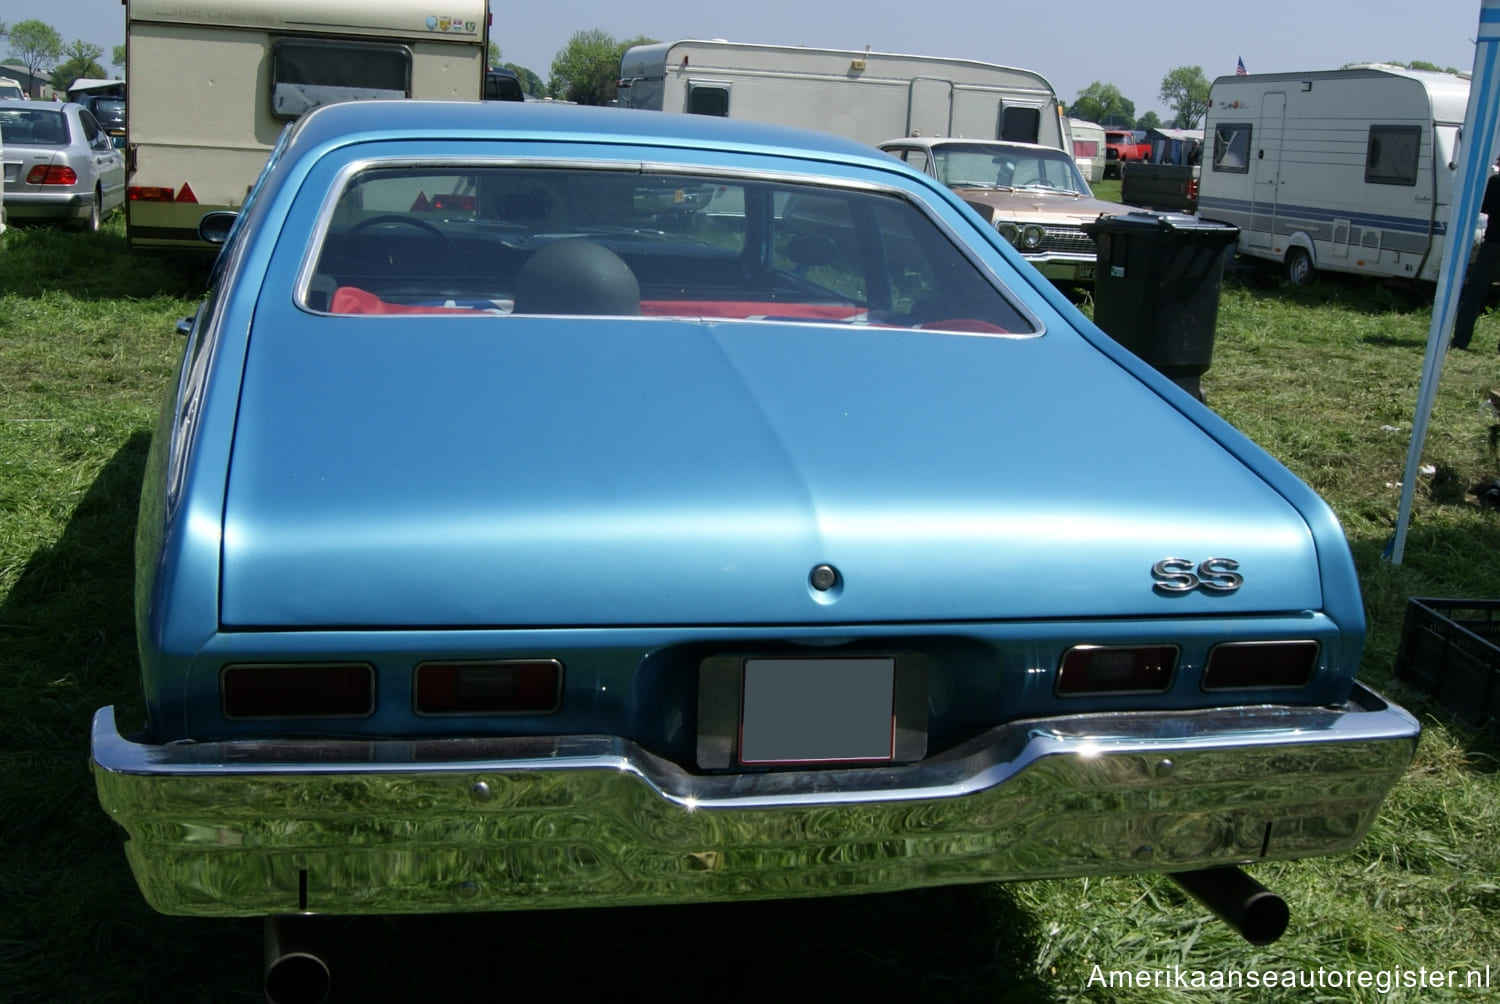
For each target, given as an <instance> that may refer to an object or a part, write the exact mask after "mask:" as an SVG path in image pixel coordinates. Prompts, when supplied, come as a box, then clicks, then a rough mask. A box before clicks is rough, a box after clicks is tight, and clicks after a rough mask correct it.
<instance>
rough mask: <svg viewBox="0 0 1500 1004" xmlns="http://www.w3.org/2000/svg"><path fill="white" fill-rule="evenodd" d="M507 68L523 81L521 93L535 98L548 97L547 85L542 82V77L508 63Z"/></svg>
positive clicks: (522, 67)
mask: <svg viewBox="0 0 1500 1004" xmlns="http://www.w3.org/2000/svg"><path fill="white" fill-rule="evenodd" d="M505 68H506V69H507V70H510V71H512V72H513V73H515V75H516V77H517V78H518V79H519V80H520V81H521V91H522V92H523V93H525V94H530V95H531V96H532V97H534V98H544V97H546V96H547V85H546V84H545V83H544V82H543V81H542V78H541V77H539V76H537V75H536V74H535V73H533V72H531V71H530V70H528V69H527V68H526V67H524V66H517V65H516V64H515V63H506V64H505Z"/></svg>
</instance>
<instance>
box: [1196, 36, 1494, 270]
mask: <svg viewBox="0 0 1500 1004" xmlns="http://www.w3.org/2000/svg"><path fill="white" fill-rule="evenodd" d="M1468 100H1469V82H1468V80H1466V79H1464V78H1463V77H1459V76H1455V75H1453V74H1449V73H1435V72H1427V71H1418V70H1407V69H1403V68H1401V67H1395V66H1384V65H1369V66H1361V67H1357V68H1352V69H1346V70H1326V71H1319V72H1312V73H1269V74H1250V75H1247V76H1225V77H1220V78H1218V79H1217V80H1215V81H1214V83H1213V88H1212V91H1211V92H1210V97H1209V110H1208V116H1207V120H1206V123H1205V130H1204V131H1205V138H1206V142H1207V144H1208V148H1207V150H1206V151H1205V156H1204V158H1203V166H1202V173H1201V176H1200V179H1199V195H1198V214H1199V215H1200V216H1202V217H1203V218H1205V219H1213V220H1219V221H1222V222H1225V223H1231V224H1233V225H1234V226H1236V227H1239V228H1240V235H1239V253H1240V254H1242V255H1247V256H1250V257H1254V258H1262V259H1266V260H1269V261H1273V262H1276V263H1278V264H1279V265H1281V266H1282V267H1283V268H1284V269H1285V271H1286V274H1287V277H1288V278H1289V279H1291V281H1293V282H1296V283H1305V282H1308V281H1310V280H1311V279H1312V276H1313V274H1314V272H1315V271H1316V270H1320V269H1321V270H1327V271H1335V272H1350V273H1354V274H1357V275H1369V276H1380V277H1387V278H1404V279H1423V280H1429V281H1432V280H1436V278H1437V275H1438V266H1439V263H1440V260H1441V258H1442V250H1443V241H1444V239H1445V235H1446V234H1447V226H1448V209H1449V205H1450V203H1451V202H1452V194H1453V181H1454V175H1455V171H1456V157H1457V155H1458V154H1457V143H1458V135H1459V132H1460V129H1461V127H1462V125H1463V121H1464V112H1465V109H1466V106H1467V104H1468Z"/></svg>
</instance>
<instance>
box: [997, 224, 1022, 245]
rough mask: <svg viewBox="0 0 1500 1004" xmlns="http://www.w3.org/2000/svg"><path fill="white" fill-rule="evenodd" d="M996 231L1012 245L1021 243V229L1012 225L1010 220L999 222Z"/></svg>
mask: <svg viewBox="0 0 1500 1004" xmlns="http://www.w3.org/2000/svg"><path fill="white" fill-rule="evenodd" d="M995 229H996V230H997V231H998V232H999V233H1000V236H1001V237H1004V238H1005V239H1006V240H1008V241H1010V242H1011V243H1012V244H1019V243H1020V241H1021V228H1020V227H1018V226H1016V225H1015V224H1014V223H1011V222H1010V221H1008V220H999V221H997V222H996V223H995Z"/></svg>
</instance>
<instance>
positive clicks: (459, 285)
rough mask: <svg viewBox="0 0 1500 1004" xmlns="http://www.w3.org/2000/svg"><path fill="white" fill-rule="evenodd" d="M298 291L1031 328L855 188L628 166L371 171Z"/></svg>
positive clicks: (970, 266)
mask: <svg viewBox="0 0 1500 1004" xmlns="http://www.w3.org/2000/svg"><path fill="white" fill-rule="evenodd" d="M326 219H327V228H326V231H325V233H324V234H322V236H321V239H320V241H319V242H318V243H317V245H316V251H315V259H314V262H313V267H312V269H311V271H310V273H309V277H308V280H307V282H306V284H305V289H304V291H303V294H302V296H303V305H304V306H306V307H307V308H308V309H311V310H314V311H318V312H324V313H332V314H410V313H444V314H453V315H470V316H475V315H506V314H596V315H597V314H608V315H647V316H663V317H692V318H702V317H713V318H724V319H731V320H732V319H773V320H788V321H809V322H818V323H837V324H870V325H884V326H900V327H915V328H928V329H943V330H952V331H964V332H973V333H985V334H998V333H1030V332H1034V331H1035V330H1037V329H1036V325H1035V324H1034V322H1032V321H1031V320H1030V319H1029V317H1028V315H1026V314H1025V313H1024V312H1022V311H1021V310H1019V309H1018V308H1017V307H1016V306H1015V305H1014V303H1013V302H1012V300H1011V299H1010V297H1009V296H1008V295H1007V294H1006V293H1005V292H1003V290H1002V288H1001V287H1000V286H999V285H997V281H996V279H995V278H994V276H993V275H991V274H990V273H988V272H986V271H984V270H983V269H982V268H981V267H980V266H979V265H978V264H977V263H976V262H975V261H973V260H972V259H971V258H970V257H969V255H968V254H967V253H966V252H965V251H964V250H963V249H962V248H961V247H960V246H959V245H958V244H956V243H955V242H954V241H953V239H952V238H950V236H949V235H948V233H947V232H946V231H945V230H944V229H943V228H942V227H940V226H939V225H938V224H937V223H936V222H935V221H934V220H933V219H932V217H930V216H928V215H927V213H925V212H924V211H922V210H921V209H919V208H918V207H917V206H916V205H914V204H912V203H911V202H909V201H907V200H906V199H905V198H903V197H900V196H898V195H895V194H891V193H885V192H876V191H870V190H864V189H859V190H855V189H841V188H829V187H820V186H814V185H802V184H796V183H789V182H780V181H775V182H773V181H757V180H745V179H743V178H734V179H728V178H714V177H705V176H697V175H675V174H667V173H662V174H652V173H644V174H643V173H640V172H638V171H630V172H626V171H609V170H591V169H547V168H537V167H516V166H475V167H452V166H427V167H394V166H378V167H371V168H368V169H366V170H363V171H361V172H359V173H356V174H354V175H353V176H351V177H350V179H349V180H348V182H347V184H346V185H345V187H344V189H343V190H342V192H340V193H339V195H338V196H337V199H336V201H335V203H334V204H333V206H332V209H331V212H329V213H328V214H326Z"/></svg>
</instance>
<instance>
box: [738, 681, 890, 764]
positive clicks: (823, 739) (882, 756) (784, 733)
mask: <svg viewBox="0 0 1500 1004" xmlns="http://www.w3.org/2000/svg"><path fill="white" fill-rule="evenodd" d="M895 680H896V660H895V659H892V658H874V659H747V660H746V661H745V682H744V691H743V694H742V697H741V702H740V709H741V710H740V743H739V747H740V749H739V760H740V762H741V763H746V764H757V763H828V762H833V761H841V760H860V761H880V760H886V761H888V760H891V759H892V758H893V756H894V735H895V716H894V713H893V711H892V695H893V693H894V688H895Z"/></svg>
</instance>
